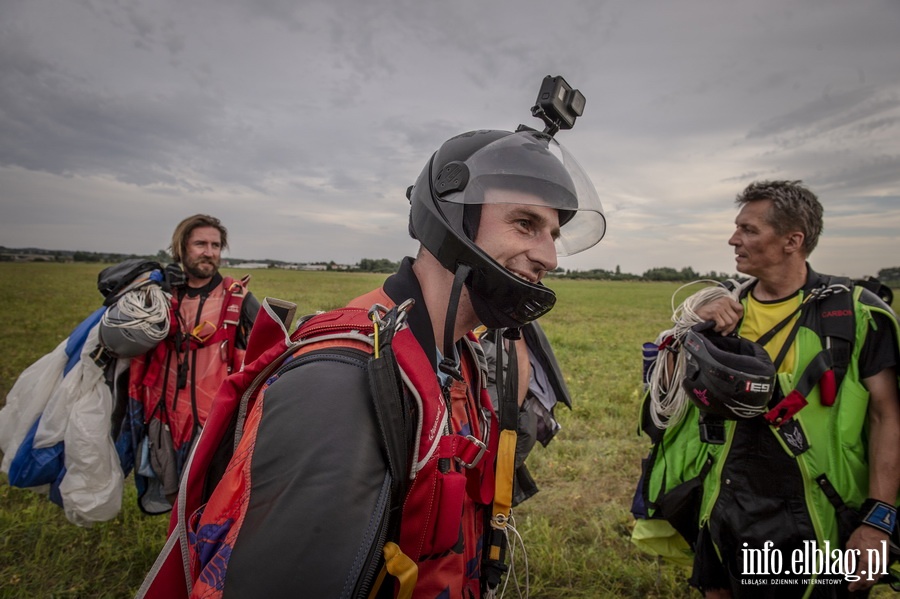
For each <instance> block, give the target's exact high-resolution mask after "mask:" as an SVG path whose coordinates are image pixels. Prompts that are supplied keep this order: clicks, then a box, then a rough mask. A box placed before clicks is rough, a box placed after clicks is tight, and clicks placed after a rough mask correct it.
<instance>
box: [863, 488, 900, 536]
mask: <svg viewBox="0 0 900 599" xmlns="http://www.w3.org/2000/svg"><path fill="white" fill-rule="evenodd" d="M860 513H861V514H862V523H863V524H867V525H869V526H871V527H873V528H877V529H878V530H881V531H883V532H886V533H887V534H891V533H892V532H894V527H895V526H896V524H897V508H896V507H894V506H892V505H891V504H889V503H885V502H883V501H878V500H877V499H872V498H871V497H870V498H869V499H866V500H865V501H864V502H863V504H862V507H861V508H860Z"/></svg>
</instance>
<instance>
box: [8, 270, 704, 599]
mask: <svg viewBox="0 0 900 599" xmlns="http://www.w3.org/2000/svg"><path fill="white" fill-rule="evenodd" d="M101 268H102V266H98V265H86V264H74V265H72V264H69V265H63V264H8V263H3V264H0V285H2V286H3V288H4V293H3V294H0V314H2V315H3V316H4V322H5V326H4V327H3V328H2V330H0V347H2V348H3V358H2V359H0V397H2V398H5V397H6V394H7V392H8V391H9V389H10V388H11V387H12V385H13V383H14V382H15V380H16V378H17V377H18V375H19V373H20V372H21V371H22V370H23V369H25V368H26V367H27V366H28V365H30V364H31V363H33V362H34V361H35V360H37V359H38V358H40V357H41V356H42V355H44V354H46V353H47V352H49V351H51V350H52V349H53V348H54V347H55V346H56V345H57V344H58V343H59V342H60V341H62V340H63V339H65V338H66V337H67V336H68V334H69V332H70V331H71V330H72V328H73V327H74V326H75V325H77V324H78V323H79V322H80V321H81V320H82V319H83V318H85V317H86V316H87V315H88V314H89V313H91V312H92V311H93V310H95V309H96V308H97V307H99V306H100V304H101V300H102V298H101V296H100V294H99V292H98V291H97V289H96V280H97V273H98V272H99V270H100V269H101ZM231 274H239V273H236V272H232V273H231ZM252 274H253V279H252V281H251V284H250V286H251V290H252V291H253V292H254V294H255V295H257V296H258V297H260V298H262V297H265V296H271V297H279V298H282V299H287V300H290V301H293V302H296V303H297V304H298V305H299V311H300V312H301V313H306V312H313V311H315V310H324V309H329V308H334V307H337V306H340V305H342V304H343V303H344V301H345V300H347V299H349V298H351V297H354V296H356V295H359V294H361V293H364V292H366V291H368V290H369V289H371V288H374V287H376V286H378V285H379V284H380V283H381V281H382V280H383V279H384V275H363V274H350V273H326V272H315V273H313V272H292V271H283V270H265V271H253V273H252ZM550 285H551V287H553V289H554V290H555V291H556V292H557V294H558V296H559V300H558V303H557V307H556V308H555V309H554V310H553V311H552V312H551V313H550V314H549V315H547V316H546V317H544V319H542V321H541V322H542V325H543V326H544V329H545V331H546V332H547V334H548V336H549V337H550V340H551V342H552V344H553V346H554V348H555V351H556V353H557V356H558V358H559V360H560V362H561V364H562V367H563V371H564V373H565V375H566V377H567V381H568V384H569V387H570V390H571V391H572V393H573V395H574V409H573V410H572V411H569V410H566V409H565V407H564V406H561V408H560V409H559V410H558V412H557V416H558V419H559V420H560V422H561V424H562V426H563V430H562V431H561V432H560V434H559V435H558V436H557V437H556V439H555V440H554V441H553V442H552V443H551V444H550V445H549V447H547V448H542V447H540V446H538V447H536V448H535V450H534V452H533V453H532V455H531V457H530V458H529V461H528V464H529V467H530V469H531V471H532V474H533V475H534V477H535V479H536V480H537V482H538V485H539V486H540V488H541V492H540V493H538V495H537V496H535V497H534V498H533V499H532V500H530V501H528V502H527V503H526V504H525V505H524V506H521V507H520V508H517V509H516V510H515V513H514V515H515V518H516V524H517V529H518V530H519V532H520V533H521V535H522V537H523V538H524V541H525V550H526V552H527V563H528V578H529V580H530V596H531V597H533V598H535V599H540V598H547V599H549V598H562V597H567V598H588V597H634V598H654V597H660V598H663V597H665V598H669V597H676V598H677V597H692V596H697V595H696V593H695V592H692V591H690V590H689V589H688V587H687V584H686V578H687V575H688V574H689V572H687V571H686V570H684V569H681V568H677V567H674V566H670V565H666V564H663V565H659V564H658V563H657V562H656V560H655V559H653V558H651V557H649V556H646V555H644V554H642V553H640V552H639V551H637V550H636V549H635V548H634V547H633V546H632V545H631V543H630V541H629V534H630V530H631V524H632V517H631V514H630V512H629V507H630V505H631V496H632V492H633V490H634V485H635V481H636V478H637V476H638V474H639V468H640V466H639V465H640V459H641V457H642V456H643V455H644V454H645V453H646V450H647V439H646V437H639V436H638V435H637V432H636V431H637V412H638V402H639V398H638V390H639V387H640V368H641V344H642V343H643V342H644V341H648V340H652V339H653V338H655V336H656V334H657V333H658V331H660V330H662V329H664V328H667V327H668V326H669V315H670V301H671V296H672V294H673V292H675V291H676V289H678V285H675V284H668V283H637V282H635V283H627V282H600V281H569V280H562V281H551V283H550ZM686 294H687V292H682V293H679V297H678V300H679V301H680V300H681V299H683V297H685V296H686ZM2 401H5V399H4V400H0V402H2ZM123 503H124V507H123V509H122V512H121V513H120V515H119V516H118V517H117V518H116V519H115V520H113V521H110V522H105V523H101V524H98V525H95V526H94V527H92V528H89V529H83V528H78V527H76V526H74V525H72V524H70V523H69V522H68V521H67V520H66V519H65V516H64V515H63V512H62V510H60V509H59V508H57V507H56V506H55V505H53V504H51V503H50V502H49V501H47V500H46V499H45V498H44V497H43V496H40V495H37V494H35V493H33V492H31V491H27V490H21V489H13V488H10V487H9V486H8V485H7V484H6V479H5V477H3V475H0V597H2V598H5V597H60V598H62V597H130V596H133V594H134V592H135V591H136V590H137V588H138V587H139V586H140V583H141V581H142V579H143V577H144V574H145V573H146V572H147V570H148V569H149V567H150V565H151V564H152V563H153V561H154V559H155V558H156V555H157V553H158V551H159V549H160V548H161V547H162V545H163V543H164V541H165V536H166V528H167V524H168V518H167V517H164V516H163V517H159V516H157V517H149V516H145V515H143V514H142V513H141V512H140V510H139V509H138V508H137V506H136V504H135V493H134V489H133V484H132V483H131V480H130V479H129V480H126V496H125V498H124V501H123ZM522 558H523V555H522V554H521V552H520V553H519V554H518V556H517V559H516V571H517V574H518V578H519V580H520V581H524V578H525V560H524V559H522ZM298 582H299V581H298ZM506 596H507V597H516V596H518V595H517V594H516V593H515V592H514V591H512V589H510V590H508V591H507V595H506Z"/></svg>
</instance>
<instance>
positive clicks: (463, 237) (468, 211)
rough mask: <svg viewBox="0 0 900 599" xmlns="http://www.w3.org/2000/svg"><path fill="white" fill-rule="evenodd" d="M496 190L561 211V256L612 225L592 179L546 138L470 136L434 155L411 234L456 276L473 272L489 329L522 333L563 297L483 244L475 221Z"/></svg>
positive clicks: (478, 308) (417, 195)
mask: <svg viewBox="0 0 900 599" xmlns="http://www.w3.org/2000/svg"><path fill="white" fill-rule="evenodd" d="M488 189H506V190H514V191H522V192H527V194H528V195H527V196H523V197H524V198H537V199H536V200H531V201H534V202H535V203H537V202H540V205H543V206H549V207H552V208H556V209H557V210H559V222H560V236H559V238H558V239H557V240H556V250H557V255H560V256H569V255H572V254H575V253H577V252H580V251H582V250H585V249H587V248H590V247H592V246H593V245H595V244H596V243H597V242H598V241H600V239H601V238H602V237H603V234H604V233H605V232H606V219H605V217H604V215H603V207H602V205H601V202H600V198H599V197H598V195H597V191H596V190H595V189H594V186H593V184H592V183H591V181H590V179H589V177H588V176H587V174H586V173H585V172H584V170H583V169H582V168H581V167H580V166H579V165H578V163H577V162H576V161H575V159H574V158H573V157H572V155H571V154H569V152H568V151H567V150H566V149H565V148H564V147H563V146H561V145H560V144H559V143H558V142H557V141H556V140H555V139H553V138H552V137H551V136H550V135H547V134H546V133H541V132H538V131H533V130H530V129H525V130H520V131H517V132H515V133H512V132H509V131H497V130H482V131H470V132H468V133H463V134H462V135H458V136H456V137H453V138H451V139H449V140H447V141H446V142H444V144H443V145H442V146H441V147H440V149H438V151H437V152H435V153H434V155H433V156H432V157H431V160H429V162H428V164H427V165H426V166H425V168H424V169H423V170H422V173H421V174H420V175H419V178H418V180H417V181H416V184H415V185H414V186H413V187H412V188H411V189H410V190H409V192H408V195H409V200H410V204H411V206H410V232H411V233H412V234H413V236H414V237H415V238H416V239H418V240H419V241H420V242H421V243H422V245H423V246H425V248H426V249H427V250H428V251H429V252H431V254H433V255H434V256H435V258H437V259H438V261H439V262H440V263H441V264H442V265H443V266H444V267H445V268H446V269H447V270H449V271H450V272H453V273H456V272H457V269H458V268H459V266H460V265H466V266H468V267H469V268H470V269H471V273H470V274H469V276H468V277H467V279H466V287H467V288H468V290H469V294H470V297H471V300H472V305H473V307H474V309H475V312H476V314H477V315H478V317H479V319H480V320H481V323H482V324H484V325H485V326H486V327H488V328H501V327H521V326H522V325H524V324H527V323H529V322H531V321H533V320H535V319H537V318H539V317H540V316H542V315H544V314H546V313H547V312H548V311H550V309H551V308H552V307H553V305H554V304H555V303H556V295H555V294H554V293H553V291H551V290H550V289H548V288H547V287H545V286H544V285H542V284H540V283H538V284H535V283H530V282H528V281H525V280H523V279H521V278H519V277H517V276H516V275H514V274H512V273H510V272H509V271H507V270H506V269H505V268H503V267H502V266H501V265H500V264H498V263H497V262H496V261H495V260H494V259H493V258H491V257H490V256H489V255H488V254H487V253H485V252H484V251H482V250H481V249H480V248H479V247H478V246H476V245H475V243H474V237H475V235H474V232H472V226H471V221H472V215H473V214H475V215H476V217H475V218H476V221H477V214H479V210H478V208H479V207H480V206H481V205H483V204H484V203H485V202H487V201H489V200H487V199H486V193H485V191H486V190H488ZM528 201H529V200H528V199H525V200H523V203H527V202H528ZM476 226H477V225H476Z"/></svg>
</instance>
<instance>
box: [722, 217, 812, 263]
mask: <svg viewBox="0 0 900 599" xmlns="http://www.w3.org/2000/svg"><path fill="white" fill-rule="evenodd" d="M771 205H772V201H771V200H757V201H753V202H748V203H746V204H744V206H743V207H742V208H741V211H740V212H739V213H738V215H737V217H736V218H735V219H734V224H735V227H736V228H735V231H734V233H733V234H732V235H731V238H730V239H729V240H728V245H730V246H732V247H734V254H735V263H736V266H735V267H736V268H737V270H738V272H740V273H743V274H746V275H751V276H754V277H758V278H760V279H765V278H766V276H767V274H771V273H772V272H775V271H776V270H778V269H781V268H782V267H783V265H784V264H785V263H786V262H787V261H788V259H789V258H790V257H791V255H792V253H793V251H792V250H794V251H795V246H796V242H797V239H796V237H797V236H798V235H799V236H800V240H801V241H802V234H801V233H798V232H789V233H786V234H778V233H777V232H776V231H775V227H773V226H772V225H771V224H770V223H769V221H768V219H767V217H768V214H769V209H770V207H771Z"/></svg>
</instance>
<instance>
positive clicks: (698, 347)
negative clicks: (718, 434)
mask: <svg viewBox="0 0 900 599" xmlns="http://www.w3.org/2000/svg"><path fill="white" fill-rule="evenodd" d="M714 325H715V323H711V322H704V323H701V324H698V325H696V326H694V327H692V328H691V329H690V330H689V331H688V332H687V334H686V335H685V337H684V339H683V340H682V346H681V347H682V349H681V351H683V352H684V353H685V360H686V361H685V364H686V365H685V373H684V378H683V379H682V381H681V385H682V387H683V388H684V390H685V392H686V393H687V394H688V396H689V397H690V398H691V401H692V402H694V405H696V406H697V407H698V408H699V409H700V411H702V412H707V413H711V414H715V415H717V416H721V417H722V418H725V419H728V420H743V419H746V418H753V417H754V416H758V415H760V414H764V413H765V412H766V411H767V409H768V408H767V407H766V406H767V404H768V403H769V400H770V399H771V398H772V393H773V391H774V390H775V365H774V364H772V360H771V359H770V358H769V354H767V353H766V350H764V349H763V348H762V346H760V345H759V344H757V343H753V342H752V341H748V340H747V339H742V338H740V337H732V336H722V335H720V334H718V333H716V332H715V331H713V330H712V327H713V326H714Z"/></svg>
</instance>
